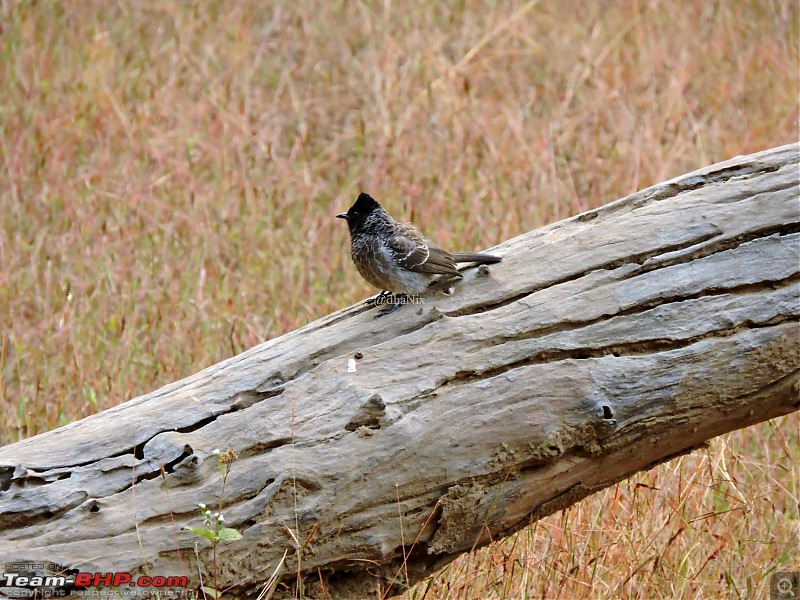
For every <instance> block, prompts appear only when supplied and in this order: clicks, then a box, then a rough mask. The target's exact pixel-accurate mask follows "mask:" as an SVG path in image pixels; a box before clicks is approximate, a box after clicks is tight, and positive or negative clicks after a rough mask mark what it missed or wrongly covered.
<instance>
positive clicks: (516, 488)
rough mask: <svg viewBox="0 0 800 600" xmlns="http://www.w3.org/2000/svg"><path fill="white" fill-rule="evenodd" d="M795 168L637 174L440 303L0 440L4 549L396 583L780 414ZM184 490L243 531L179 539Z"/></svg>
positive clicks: (796, 266)
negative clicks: (631, 188)
mask: <svg viewBox="0 0 800 600" xmlns="http://www.w3.org/2000/svg"><path fill="white" fill-rule="evenodd" d="M799 164H800V152H799V147H798V145H797V144H793V145H789V146H784V147H780V148H775V149H772V150H767V151H765V152H760V153H758V154H754V155H751V156H744V157H738V158H735V159H732V160H729V161H726V162H723V163H719V164H716V165H713V166H710V167H707V168H704V169H701V170H699V171H696V172H693V173H690V174H688V175H684V176H682V177H678V178H676V179H673V180H670V181H667V182H664V183H661V184H658V185H655V186H653V187H651V188H648V189H645V190H643V191H640V192H638V193H635V194H633V195H631V196H628V197H626V198H623V199H621V200H619V201H617V202H613V203H611V204H608V205H606V206H604V207H602V208H600V209H597V210H592V211H590V212H587V213H584V214H581V215H578V216H576V217H574V218H571V219H567V220H565V221H561V222H559V223H555V224H552V225H549V226H547V227H543V228H541V229H538V230H536V231H532V232H530V233H528V234H525V235H522V236H520V237H517V238H515V239H512V240H510V241H508V242H506V243H504V244H502V245H500V246H498V247H496V248H493V249H492V250H491V252H492V253H494V254H499V255H501V256H503V257H504V261H503V263H501V264H498V265H493V266H491V267H489V268H486V267H481V268H477V269H476V268H472V269H468V270H467V271H466V272H465V275H466V276H465V277H464V280H463V281H462V282H460V283H457V284H456V285H455V289H454V293H452V294H451V295H443V294H441V293H438V294H435V295H430V296H428V297H426V298H425V299H424V303H423V304H420V305H408V306H404V307H402V308H400V309H399V310H397V311H396V312H395V313H394V314H392V315H390V316H388V317H384V318H382V319H380V320H378V321H376V320H374V318H373V316H374V312H373V311H372V310H371V309H369V308H368V307H366V306H364V305H358V306H353V307H350V308H348V309H345V310H342V311H340V312H337V313H335V314H333V315H330V316H328V317H325V318H323V319H320V320H318V321H316V322H314V323H311V324H310V325H308V326H306V327H303V328H302V329H299V330H297V331H294V332H291V333H289V334H287V335H284V336H282V337H280V338H277V339H274V340H271V341H268V342H266V343H263V344H261V345H259V346H257V347H255V348H252V349H251V350H249V351H247V352H245V353H243V354H240V355H238V356H235V357H233V358H230V359H228V360H226V361H223V362H221V363H219V364H217V365H214V366H212V367H209V368H207V369H205V370H204V371H202V372H200V373H198V374H196V375H194V376H192V377H189V378H187V379H184V380H182V381H178V382H176V383H173V384H171V385H168V386H166V387H164V388H162V389H160V390H157V391H155V392H153V393H151V394H147V395H145V396H142V397H139V398H135V399H133V400H131V401H129V402H126V403H124V404H121V405H119V406H116V407H114V408H111V409H109V410H106V411H104V412H102V413H100V414H97V415H94V416H91V417H88V418H86V419H83V420H81V421H78V422H75V423H72V424H69V425H67V426H65V427H61V428H59V429H57V430H55V431H51V432H48V433H44V434H41V435H38V436H35V437H32V438H30V439H26V440H23V441H21V442H18V443H15V444H12V445H9V446H6V447H3V448H0V548H1V550H0V558H1V559H2V561H3V562H4V563H5V564H8V563H25V564H30V563H33V564H47V563H55V564H58V565H65V566H67V567H70V568H73V569H77V570H79V571H82V572H93V571H98V572H108V571H117V572H130V573H132V574H134V576H135V575H136V574H147V575H156V574H160V575H170V576H175V575H186V576H187V577H188V578H189V585H190V586H191V587H197V586H199V585H200V574H202V577H203V581H204V583H205V585H207V586H209V585H212V583H213V584H215V585H216V586H217V588H218V589H219V590H220V591H227V593H228V594H229V595H231V596H235V597H246V596H248V595H255V594H257V593H258V592H259V591H260V590H261V589H263V587H264V585H265V582H267V581H268V580H269V579H270V577H271V576H272V575H273V574H275V573H277V574H279V575H280V577H281V585H280V586H279V587H278V589H277V593H276V596H275V597H281V594H282V593H285V594H286V595H287V596H292V597H293V595H294V593H295V590H296V589H297V587H298V586H300V585H303V586H304V593H305V595H306V596H307V597H309V598H317V597H323V592H322V591H321V590H322V588H323V587H324V596H325V597H327V598H338V597H341V598H361V597H375V595H376V590H379V591H380V593H381V594H384V595H386V596H389V595H392V594H395V593H398V592H401V591H402V590H403V589H404V587H405V586H406V585H409V584H413V583H414V582H416V581H419V580H420V579H422V578H424V577H427V576H429V575H430V574H432V573H434V572H436V571H437V570H438V569H440V568H441V567H442V566H443V565H445V564H447V563H448V562H450V561H452V560H453V559H454V558H455V557H457V556H458V555H460V554H462V553H464V552H468V551H470V550H472V549H474V548H475V547H479V546H481V545H485V544H486V543H488V542H489V540H490V539H495V540H496V539H498V538H502V537H504V536H508V535H510V534H512V533H514V532H516V531H518V530H519V529H521V528H523V527H525V526H526V525H528V524H530V523H531V522H532V521H534V520H536V519H539V518H541V517H543V516H545V515H548V514H551V513H553V512H554V511H557V510H560V509H562V508H564V507H566V506H569V505H571V504H573V503H575V502H578V501H579V500H581V499H582V498H584V497H586V496H588V495H590V494H592V493H593V492H595V491H597V490H600V489H602V488H605V487H607V486H609V485H612V484H614V483H615V482H618V481H620V480H622V479H625V478H627V477H629V476H630V475H632V474H633V473H636V472H637V471H641V470H643V469H649V468H652V467H653V466H654V465H657V464H659V463H662V462H663V461H666V460H669V459H670V458H673V457H675V456H678V455H681V454H684V453H686V452H689V451H691V450H692V449H695V448H697V447H698V446H700V445H702V444H703V443H704V442H705V441H706V440H708V439H710V438H712V437H714V436H717V435H720V434H723V433H726V432H729V431H732V430H735V429H739V428H742V427H746V426H748V425H752V424H754V423H758V422H761V421H764V420H767V419H772V418H775V417H778V416H780V415H784V414H787V413H789V412H792V411H796V410H798V408H800V335H798V333H799V330H798V322H799V321H800V204H799V203H798V198H799V195H800V187H799V185H798V165H799ZM333 225H334V224H332V226H333ZM218 448H219V449H222V450H223V451H225V450H226V449H227V448H230V449H231V450H232V452H233V453H235V454H234V455H233V456H235V458H234V459H233V462H232V464H227V463H225V457H226V453H225V452H223V453H222V457H223V468H222V469H221V468H220V457H219V456H218V455H217V454H215V453H214V450H215V449H218ZM231 456H232V455H230V454H228V455H227V457H228V459H230V458H231ZM223 478H224V485H223ZM223 487H224V490H223ZM201 502H202V503H205V504H206V505H208V506H209V507H214V510H215V511H216V510H217V507H218V506H221V512H222V513H223V514H224V518H225V521H224V524H225V526H226V527H229V528H231V529H235V530H236V531H238V532H239V533H240V534H241V539H233V538H235V537H236V536H232V537H231V539H229V540H226V541H221V542H219V543H218V544H216V546H215V547H213V544H212V543H211V542H210V541H209V540H208V539H207V538H206V537H203V536H202V535H197V534H196V533H195V532H192V531H190V530H188V529H186V527H187V526H189V527H195V528H201V529H202V527H203V524H202V521H201V519H200V516H199V512H198V503H201ZM23 566H24V565H23ZM38 571H41V569H39V570H37V569H35V568H27V569H22V568H21V569H20V572H26V573H28V574H32V573H35V572H38ZM0 583H2V582H0ZM9 590H10V588H9V587H7V588H6V589H5V591H6V593H10V592H9ZM134 591H135V590H134Z"/></svg>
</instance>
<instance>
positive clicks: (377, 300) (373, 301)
mask: <svg viewBox="0 0 800 600" xmlns="http://www.w3.org/2000/svg"><path fill="white" fill-rule="evenodd" d="M391 295H392V292H389V291H387V290H383V291H382V292H381V293H380V294H378V295H377V296H375V297H374V298H367V299H366V300H365V301H364V304H367V305H368V306H375V305H377V304H385V303H386V297H387V296H391Z"/></svg>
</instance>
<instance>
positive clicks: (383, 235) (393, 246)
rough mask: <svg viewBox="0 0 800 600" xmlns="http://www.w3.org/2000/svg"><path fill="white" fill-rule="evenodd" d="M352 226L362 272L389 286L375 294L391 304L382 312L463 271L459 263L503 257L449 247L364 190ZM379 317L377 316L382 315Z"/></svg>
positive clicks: (343, 215) (352, 246)
mask: <svg viewBox="0 0 800 600" xmlns="http://www.w3.org/2000/svg"><path fill="white" fill-rule="evenodd" d="M336 216H337V217H338V218H339V219H345V220H346V221H347V226H348V228H349V229H350V256H351V257H352V258H353V263H355V265H356V268H357V269H358V272H359V273H360V274H361V276H362V277H363V278H364V279H366V280H367V281H368V282H369V283H370V284H372V285H374V286H375V287H376V288H378V289H379V290H383V291H382V292H381V293H380V294H379V295H378V296H377V297H375V298H373V299H371V300H370V301H369V302H370V303H372V304H383V303H389V302H385V301H386V299H387V297H391V300H392V302H391V303H390V304H391V306H389V307H388V308H384V309H382V310H381V311H379V313H378V315H377V317H381V316H383V315H386V314H389V313H391V312H394V310H396V309H397V308H398V307H399V306H400V305H401V304H404V303H405V301H406V300H407V299H408V297H409V296H417V295H418V294H421V293H422V292H424V291H425V290H426V289H427V288H428V286H429V285H430V284H431V283H433V282H434V281H436V280H438V279H441V278H447V279H450V278H455V277H458V278H460V277H462V274H461V272H460V271H459V270H458V269H456V263H477V264H492V263H498V262H500V261H501V260H502V259H501V258H500V257H499V256H491V255H489V254H471V253H462V252H458V253H455V252H454V253H452V254H451V253H449V252H445V251H444V250H442V249H441V248H439V247H437V246H435V245H434V244H432V243H431V242H429V241H428V240H426V239H425V238H424V237H423V236H422V234H421V233H420V232H419V231H418V230H417V229H416V228H415V227H414V226H413V225H411V224H410V223H398V222H397V221H395V220H394V219H392V217H390V216H389V213H387V212H386V211H385V210H383V208H381V205H380V204H378V203H377V202H376V201H375V200H374V199H373V198H372V197H371V196H370V195H369V194H364V193H361V194H359V196H358V199H357V200H356V202H355V204H353V206H351V207H350V210H348V211H347V212H346V213H340V214H338V215H336ZM377 317H376V318H377Z"/></svg>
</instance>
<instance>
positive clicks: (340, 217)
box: [336, 213, 347, 219]
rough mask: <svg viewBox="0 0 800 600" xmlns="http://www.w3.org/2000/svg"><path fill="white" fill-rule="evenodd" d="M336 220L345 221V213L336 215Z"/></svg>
mask: <svg viewBox="0 0 800 600" xmlns="http://www.w3.org/2000/svg"><path fill="white" fill-rule="evenodd" d="M336 218H337V219H346V218H347V213H339V214H338V215H336Z"/></svg>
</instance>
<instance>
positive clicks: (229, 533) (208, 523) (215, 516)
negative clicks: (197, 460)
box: [186, 448, 242, 599]
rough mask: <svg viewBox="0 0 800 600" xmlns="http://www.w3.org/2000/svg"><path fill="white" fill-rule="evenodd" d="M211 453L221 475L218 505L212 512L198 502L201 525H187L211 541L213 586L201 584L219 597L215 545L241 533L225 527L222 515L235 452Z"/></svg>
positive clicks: (233, 540) (236, 538) (209, 593)
mask: <svg viewBox="0 0 800 600" xmlns="http://www.w3.org/2000/svg"><path fill="white" fill-rule="evenodd" d="M212 454H214V455H216V456H217V458H218V459H219V470H220V474H221V475H222V490H221V491H220V494H219V505H218V507H217V511H216V512H214V511H212V510H211V509H210V508H208V507H207V506H206V505H205V504H203V503H202V502H201V503H200V504H198V507H199V508H200V517H201V518H202V519H203V525H204V526H203V527H187V528H186V529H188V530H189V531H191V532H192V533H194V534H196V535H199V536H201V537H204V538H206V539H207V540H208V541H210V542H211V553H212V566H213V573H214V587H213V588H212V587H208V586H205V585H204V586H203V593H205V594H206V595H207V596H210V597H211V598H215V599H216V598H219V597H220V596H221V593H220V592H219V591H218V590H219V587H218V585H217V545H218V544H219V543H220V542H235V541H236V540H239V539H241V538H242V534H241V533H239V531H237V530H236V529H233V528H232V527H225V526H224V523H225V517H224V516H223V515H222V503H223V499H224V497H225V483H226V482H227V480H228V474H229V473H230V472H231V465H232V464H233V461H234V460H235V459H236V453H235V452H234V451H233V448H228V449H227V450H225V451H224V452H220V451H219V450H214V451H213V452H212Z"/></svg>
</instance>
